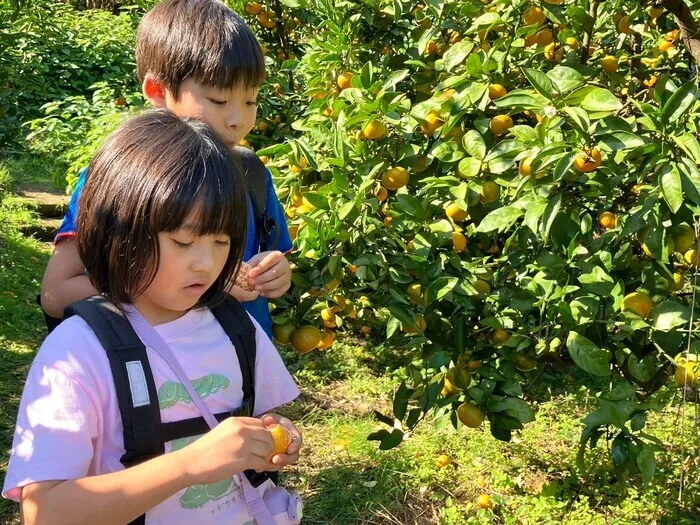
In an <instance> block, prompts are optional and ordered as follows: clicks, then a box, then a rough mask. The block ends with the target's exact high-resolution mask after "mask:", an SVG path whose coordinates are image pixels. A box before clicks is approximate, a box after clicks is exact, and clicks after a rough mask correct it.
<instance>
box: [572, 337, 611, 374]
mask: <svg viewBox="0 0 700 525" xmlns="http://www.w3.org/2000/svg"><path fill="white" fill-rule="evenodd" d="M566 347H567V350H568V351H569V355H571V358H572V359H573V360H574V363H576V365H578V367H579V368H581V369H583V370H585V371H586V372H588V373H589V374H592V375H595V376H600V377H607V376H609V375H610V360H611V359H612V354H611V353H610V352H609V351H608V350H604V349H601V348H598V346H597V345H596V344H595V343H594V342H593V341H591V340H590V339H587V338H586V337H584V336H582V335H580V334H578V333H576V332H573V331H572V332H569V337H567V339H566Z"/></svg>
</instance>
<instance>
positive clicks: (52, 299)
mask: <svg viewBox="0 0 700 525" xmlns="http://www.w3.org/2000/svg"><path fill="white" fill-rule="evenodd" d="M97 293H98V292H97V290H96V289H95V287H94V286H93V285H92V283H91V282H90V279H89V278H88V276H87V275H86V274H85V266H84V265H83V262H82V261H81V260H80V256H79V255H78V246H77V244H76V241H75V238H71V237H68V238H64V239H63V240H61V241H60V242H59V243H58V244H56V247H55V248H54V250H53V254H52V255H51V258H50V259H49V264H48V265H47V266H46V271H45V272H44V279H43V280H42V282H41V306H42V308H43V309H44V311H45V312H46V313H47V314H49V315H50V316H52V317H58V318H61V317H63V310H64V309H65V308H66V306H68V305H69V304H72V303H74V302H76V301H80V300H81V299H85V298H86V297H90V296H93V295H95V294H97Z"/></svg>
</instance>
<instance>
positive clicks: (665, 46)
mask: <svg viewBox="0 0 700 525" xmlns="http://www.w3.org/2000/svg"><path fill="white" fill-rule="evenodd" d="M674 47H676V45H675V44H674V43H673V42H669V41H668V40H663V41H662V42H661V43H660V44H659V51H661V52H663V53H666V52H667V51H668V50H670V49H672V48H674Z"/></svg>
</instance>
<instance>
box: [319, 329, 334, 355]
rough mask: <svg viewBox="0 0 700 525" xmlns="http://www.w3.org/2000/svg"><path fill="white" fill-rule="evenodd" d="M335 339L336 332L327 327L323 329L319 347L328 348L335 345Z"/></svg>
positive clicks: (320, 348)
mask: <svg viewBox="0 0 700 525" xmlns="http://www.w3.org/2000/svg"><path fill="white" fill-rule="evenodd" d="M334 341H335V334H334V333H333V332H331V331H330V330H328V329H327V328H326V329H325V330H323V335H322V336H321V342H320V343H319V344H318V349H319V350H328V349H329V348H330V347H331V346H333V342H334Z"/></svg>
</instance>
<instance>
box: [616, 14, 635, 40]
mask: <svg viewBox="0 0 700 525" xmlns="http://www.w3.org/2000/svg"><path fill="white" fill-rule="evenodd" d="M617 29H618V31H620V33H624V34H626V35H631V34H632V33H633V32H634V31H632V28H631V27H630V17H629V15H625V16H623V17H622V18H620V21H619V22H618V23H617Z"/></svg>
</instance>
